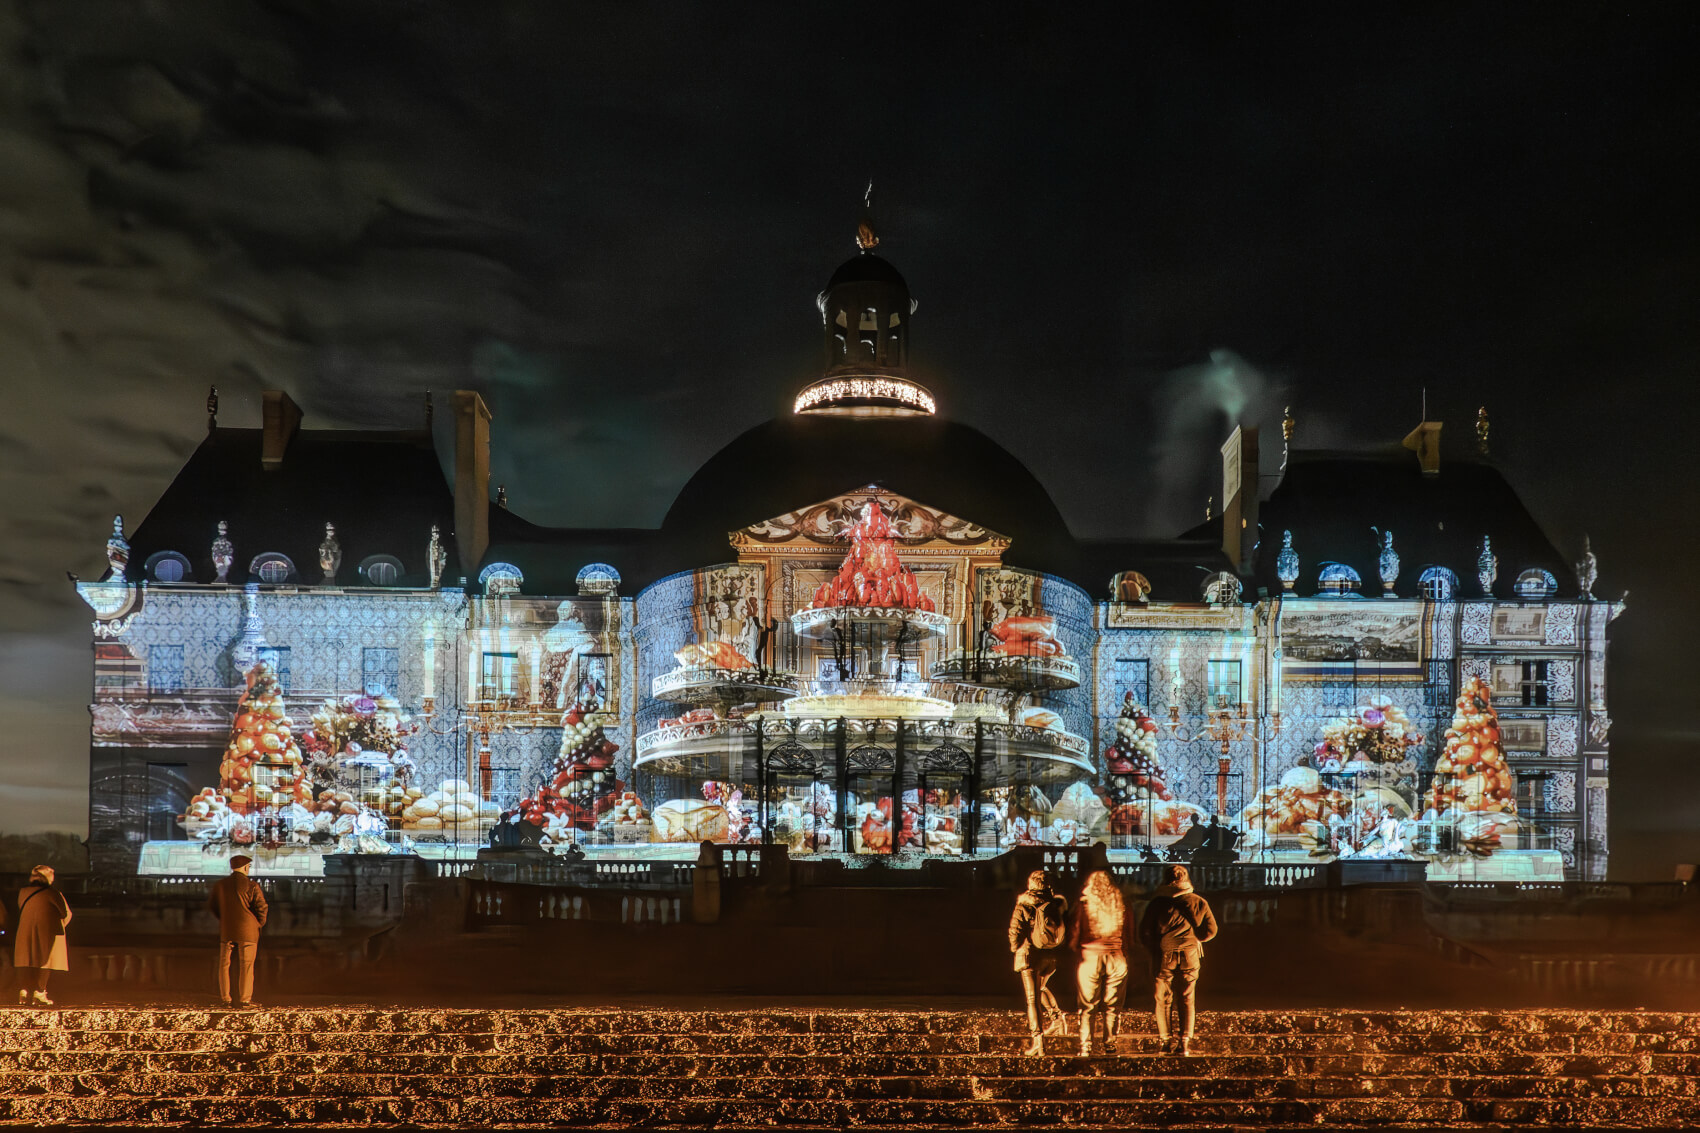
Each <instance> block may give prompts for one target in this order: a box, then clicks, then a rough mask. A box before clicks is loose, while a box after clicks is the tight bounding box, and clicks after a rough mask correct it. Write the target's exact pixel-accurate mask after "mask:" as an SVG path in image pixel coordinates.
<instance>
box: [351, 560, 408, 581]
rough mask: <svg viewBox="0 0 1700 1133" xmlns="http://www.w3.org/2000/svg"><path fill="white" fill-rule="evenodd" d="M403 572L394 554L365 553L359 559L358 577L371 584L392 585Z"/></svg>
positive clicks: (398, 579) (399, 561)
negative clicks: (364, 555)
mask: <svg viewBox="0 0 1700 1133" xmlns="http://www.w3.org/2000/svg"><path fill="white" fill-rule="evenodd" d="M403 573H404V571H403V569H402V565H401V560H400V559H398V558H396V557H395V556H394V555H367V556H366V557H365V558H364V559H361V560H360V577H361V578H364V579H365V580H366V582H367V584H368V585H371V586H394V585H395V584H396V583H397V582H398V581H400V579H401V576H402V574H403Z"/></svg>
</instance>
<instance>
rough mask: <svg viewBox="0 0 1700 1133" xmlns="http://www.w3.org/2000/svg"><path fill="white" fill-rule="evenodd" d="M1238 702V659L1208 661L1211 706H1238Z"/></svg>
mask: <svg viewBox="0 0 1700 1133" xmlns="http://www.w3.org/2000/svg"><path fill="white" fill-rule="evenodd" d="M1239 703H1240V663H1239V662H1238V661H1211V662H1210V704H1209V707H1211V708H1238V707H1239Z"/></svg>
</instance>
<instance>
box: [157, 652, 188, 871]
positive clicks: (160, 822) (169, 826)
mask: <svg viewBox="0 0 1700 1133" xmlns="http://www.w3.org/2000/svg"><path fill="white" fill-rule="evenodd" d="M155 648H158V646H155ZM147 774H148V778H147V791H148V796H147V828H148V841H150V842H171V841H177V840H180V839H182V838H184V837H186V835H185V834H184V833H183V828H182V827H181V826H179V825H177V816H178V815H180V814H182V813H183V812H184V811H185V810H187V809H188V808H189V796H190V795H191V794H193V793H194V792H193V791H192V790H191V789H190V787H189V765H188V764H187V763H152V762H150V763H149V764H148V769H147Z"/></svg>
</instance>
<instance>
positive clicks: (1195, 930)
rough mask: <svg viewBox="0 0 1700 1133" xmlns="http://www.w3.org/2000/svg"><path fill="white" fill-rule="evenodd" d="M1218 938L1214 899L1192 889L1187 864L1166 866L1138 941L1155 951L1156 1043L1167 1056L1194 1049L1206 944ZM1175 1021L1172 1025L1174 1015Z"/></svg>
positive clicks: (1185, 1052) (1153, 964)
mask: <svg viewBox="0 0 1700 1133" xmlns="http://www.w3.org/2000/svg"><path fill="white" fill-rule="evenodd" d="M1215 936H1216V918H1215V917H1214V916H1213V915H1212V914H1211V912H1210V903H1209V902H1208V901H1206V900H1205V899H1204V898H1202V897H1200V896H1199V895H1198V894H1196V893H1194V892H1193V891H1192V879H1191V877H1190V876H1188V874H1187V869H1186V866H1184V865H1172V866H1169V867H1168V868H1167V869H1166V870H1164V883H1163V885H1162V886H1161V887H1159V888H1158V890H1157V894H1156V896H1154V897H1152V898H1151V903H1150V904H1149V905H1147V906H1146V907H1145V916H1144V918H1143V919H1141V920H1140V922H1139V940H1140V943H1141V944H1143V945H1145V950H1146V951H1147V952H1149V953H1150V954H1151V967H1152V970H1153V971H1154V972H1155V973H1156V980H1157V986H1156V995H1155V1000H1156V1002H1155V1007H1156V1011H1157V1041H1158V1042H1160V1043H1162V1044H1163V1052H1164V1053H1165V1054H1168V1053H1175V1054H1180V1055H1188V1054H1191V1053H1192V1026H1193V1016H1194V1013H1195V1012H1194V1000H1195V992H1196V990H1197V986H1198V970H1199V967H1200V966H1201V964H1202V963H1203V960H1204V945H1205V944H1206V943H1207V942H1208V941H1210V940H1212V939H1214V938H1215ZM1171 1007H1172V1008H1173V1009H1174V1012H1175V1015H1176V1019H1175V1021H1174V1026H1173V1028H1172V1029H1171V1027H1170V1020H1169V1013H1170V1009H1171Z"/></svg>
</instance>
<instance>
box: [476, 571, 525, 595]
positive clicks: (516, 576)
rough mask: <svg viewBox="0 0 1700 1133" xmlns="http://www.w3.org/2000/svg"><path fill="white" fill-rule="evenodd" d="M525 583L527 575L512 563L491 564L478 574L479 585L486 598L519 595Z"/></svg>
mask: <svg viewBox="0 0 1700 1133" xmlns="http://www.w3.org/2000/svg"><path fill="white" fill-rule="evenodd" d="M523 582H525V575H523V574H521V573H520V570H519V568H518V567H516V566H514V565H513V564H512V563H491V564H490V565H489V566H487V567H485V568H484V569H483V570H481V571H479V572H478V585H479V586H481V587H483V588H484V596H485V597H486V598H495V597H498V596H500V595H503V594H518V593H519V588H520V585H521V584H522V583H523Z"/></svg>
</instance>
